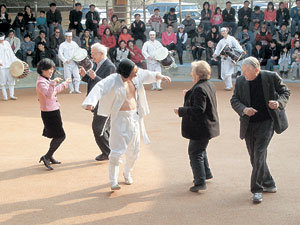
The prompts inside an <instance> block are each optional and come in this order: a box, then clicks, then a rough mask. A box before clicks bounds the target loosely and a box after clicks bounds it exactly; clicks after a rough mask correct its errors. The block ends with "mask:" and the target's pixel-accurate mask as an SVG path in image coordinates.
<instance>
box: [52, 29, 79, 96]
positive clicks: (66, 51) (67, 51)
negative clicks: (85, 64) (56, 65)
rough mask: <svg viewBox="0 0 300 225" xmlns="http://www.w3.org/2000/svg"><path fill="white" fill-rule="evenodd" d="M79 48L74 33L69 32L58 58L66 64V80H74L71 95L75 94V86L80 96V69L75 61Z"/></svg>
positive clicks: (70, 86)
mask: <svg viewBox="0 0 300 225" xmlns="http://www.w3.org/2000/svg"><path fill="white" fill-rule="evenodd" d="M78 48H79V46H78V45H77V44H76V42H74V41H72V32H67V33H66V40H65V42H63V43H61V44H60V46H59V50H58V57H59V59H60V60H61V61H62V62H63V64H64V78H65V80H66V79H68V78H72V83H70V84H69V88H70V94H71V93H73V92H74V86H75V92H76V93H78V94H80V93H81V92H80V91H79V85H80V75H79V69H78V66H77V65H76V63H75V62H74V61H73V57H74V52H75V51H76V49H78ZM72 75H73V77H72ZM73 83H74V86H73Z"/></svg>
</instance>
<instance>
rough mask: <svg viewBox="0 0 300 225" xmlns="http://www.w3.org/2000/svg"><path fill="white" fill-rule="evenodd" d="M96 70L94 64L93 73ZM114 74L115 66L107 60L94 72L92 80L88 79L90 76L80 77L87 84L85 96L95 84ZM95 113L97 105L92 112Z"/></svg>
mask: <svg viewBox="0 0 300 225" xmlns="http://www.w3.org/2000/svg"><path fill="white" fill-rule="evenodd" d="M96 68H97V65H96V64H94V66H93V70H94V71H95V70H96ZM115 72H116V67H115V65H114V64H113V63H112V62H111V61H110V59H108V58H107V59H106V60H105V61H104V63H103V64H102V65H101V66H100V68H99V69H98V70H97V72H96V75H97V76H96V77H95V79H94V80H93V79H92V78H90V76H89V75H88V74H86V75H85V76H84V77H82V78H81V80H82V81H83V82H86V83H87V84H88V85H87V95H88V94H89V93H90V91H91V90H92V89H93V87H94V86H95V84H97V83H98V82H99V81H100V80H102V79H104V78H105V77H107V76H109V75H110V74H112V73H115ZM97 111H98V104H97V106H96V107H95V108H94V110H93V112H94V114H97Z"/></svg>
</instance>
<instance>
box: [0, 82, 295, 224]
mask: <svg viewBox="0 0 300 225" xmlns="http://www.w3.org/2000/svg"><path fill="white" fill-rule="evenodd" d="M191 86H192V83H173V84H171V85H169V86H168V87H167V88H166V89H165V90H164V91H162V92H151V91H147V95H148V100H149V104H150V110H151V114H150V115H149V116H147V117H146V128H147V130H148V134H149V136H150V139H151V144H150V145H144V144H142V147H141V156H140V158H139V160H138V161H137V164H136V167H135V170H134V173H133V177H134V184H133V185H131V186H126V185H124V183H123V177H122V176H120V184H121V187H122V189H121V190H120V191H117V192H114V193H112V192H111V191H110V188H109V183H108V170H107V161H106V162H96V161H95V160H94V158H95V157H96V156H97V155H98V154H99V150H98V148H97V146H96V143H95V141H94V138H93V134H92V130H91V120H92V114H91V113H90V112H88V111H85V110H83V109H82V108H81V102H82V100H83V99H84V96H85V94H84V93H82V94H81V95H69V94H66V93H62V94H60V95H59V96H58V98H59V101H60V103H61V112H62V118H63V123H64V128H65V131H66V134H67V139H66V141H65V142H64V143H63V145H62V146H61V147H60V148H59V150H58V151H57V152H56V154H55V158H57V159H58V160H61V161H62V162H63V164H61V165H55V166H54V168H55V169H54V170H53V171H48V170H46V168H45V167H44V166H43V165H42V164H38V160H39V158H40V157H41V156H42V155H43V154H44V153H45V152H46V151H47V148H48V145H49V139H46V138H44V137H42V136H41V132H42V128H43V126H42V121H41V118H40V111H39V104H38V101H37V97H36V94H35V90H34V89H23V90H17V91H16V96H18V97H19V100H18V101H8V102H4V101H1V102H0V143H1V144H0V149H1V150H0V224H5V225H13V224H20V225H34V224H51V225H52V224H53V225H54V224H63V225H68V224H105V225H106V224H108V225H119V224H120V225H125V224H130V225H144V224H147V225H160V224H161V225H214V224H216V225H217V224H220V225H227V224H228V225H256V224H259V225H260V224H261V225H277V224H282V225H297V224H300V212H299V209H300V195H299V187H300V180H299V172H300V163H299V161H300V157H299V144H300V136H299V130H300V123H299V115H300V110H299V105H300V91H299V85H297V84H291V85H289V87H290V88H291V90H292V96H291V99H290V102H289V104H288V107H287V113H288V118H289V122H290V127H289V129H288V130H287V131H286V132H285V133H283V134H282V135H274V137H273V140H272V142H271V144H270V147H269V153H268V163H269V167H270V170H271V173H272V175H273V177H274V179H275V181H276V184H277V186H278V192H277V193H276V194H264V195H263V197H264V199H263V202H262V204H259V205H253V204H252V202H251V193H250V191H249V182H250V172H251V167H250V162H249V157H248V154H247V150H246V147H245V143H244V142H243V141H241V140H240V139H239V121H238V115H237V114H236V113H235V112H234V111H233V110H232V109H231V106H230V103H229V100H230V97H231V94H232V93H231V92H225V91H224V90H223V84H222V83H216V86H217V97H218V111H219V116H220V122H221V136H219V137H218V138H215V139H213V140H211V142H210V144H209V146H208V157H209V161H210V166H211V169H212V172H213V175H214V178H213V179H212V180H210V181H209V182H208V184H207V187H208V189H207V190H206V191H205V192H202V193H198V194H195V193H191V192H189V191H188V189H189V187H190V186H191V185H192V173H191V169H190V166H189V160H188V155H187V144H188V141H187V140H186V139H183V138H182V137H181V134H180V122H181V120H180V119H179V118H178V117H176V116H175V114H174V113H173V108H174V107H178V106H180V105H181V104H182V102H183V96H182V90H183V89H186V88H190V87H191ZM85 88H86V87H85V86H82V87H81V90H82V91H83V92H85ZM147 89H148V90H149V86H148V87H147ZM120 174H122V172H121V173H120Z"/></svg>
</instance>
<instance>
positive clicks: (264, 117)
mask: <svg viewBox="0 0 300 225" xmlns="http://www.w3.org/2000/svg"><path fill="white" fill-rule="evenodd" d="M242 74H243V76H239V77H238V78H237V79H236V84H235V89H234V94H233V95H232V98H231V100H230V102H231V106H232V108H233V110H234V111H235V112H236V113H237V114H238V115H239V117H240V138H241V139H242V140H243V139H245V142H246V146H247V150H248V153H249V156H250V162H251V165H252V174H251V184H250V187H251V192H252V194H253V197H252V200H253V203H260V202H261V201H262V193H263V192H269V193H275V192H276V191H277V188H276V184H275V181H274V179H273V177H272V176H271V173H270V171H269V168H268V165H267V161H266V159H267V152H268V150H267V149H268V145H269V143H270V141H271V139H272V136H273V134H274V131H275V132H276V133H277V134H280V133H282V132H283V131H285V130H286V129H287V127H288V121H287V117H286V114H285V111H284V108H285V107H286V104H287V103H288V100H289V96H290V90H289V89H288V87H287V86H286V85H285V84H284V83H283V81H282V79H281V78H280V76H279V75H278V74H277V73H275V72H270V71H265V70H261V69H260V63H259V61H258V60H257V59H256V58H254V57H248V58H246V59H245V60H243V64H242Z"/></svg>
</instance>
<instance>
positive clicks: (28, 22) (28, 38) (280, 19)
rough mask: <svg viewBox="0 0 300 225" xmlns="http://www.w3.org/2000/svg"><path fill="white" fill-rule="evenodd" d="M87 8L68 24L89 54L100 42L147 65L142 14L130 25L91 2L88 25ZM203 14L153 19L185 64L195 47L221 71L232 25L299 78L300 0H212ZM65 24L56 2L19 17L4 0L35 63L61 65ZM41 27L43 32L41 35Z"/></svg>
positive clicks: (22, 53) (270, 63)
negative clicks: (234, 3)
mask: <svg viewBox="0 0 300 225" xmlns="http://www.w3.org/2000/svg"><path fill="white" fill-rule="evenodd" d="M81 9H82V6H81V4H80V3H76V4H75V8H74V9H73V10H71V11H70V14H69V27H68V29H69V31H72V32H73V41H75V42H76V43H77V44H78V45H79V46H80V47H81V48H84V49H86V50H87V51H88V53H89V54H90V50H91V49H90V48H91V45H92V44H93V43H95V42H100V43H102V44H103V45H105V46H106V47H107V48H108V55H109V57H110V58H111V60H112V61H113V62H114V63H118V62H119V61H120V60H121V59H122V58H126V57H128V58H130V59H132V60H133V61H134V62H135V63H136V64H137V65H138V66H140V67H142V68H146V64H145V58H144V56H143V54H142V52H141V49H140V48H141V47H142V45H143V43H145V42H146V41H147V36H146V34H147V32H145V31H146V24H145V23H144V22H143V21H142V20H141V19H140V14H135V20H134V21H133V22H132V23H131V24H130V26H127V24H126V23H125V21H124V20H119V18H118V16H116V15H113V16H112V17H111V18H110V19H107V18H104V19H102V20H101V21H100V17H99V14H98V13H97V12H96V11H95V5H94V4H91V5H90V7H89V12H88V13H87V14H86V22H85V29H84V28H83V26H82V23H81V21H82V15H83V14H82V12H81ZM236 18H237V21H236ZM200 19H201V20H200V24H196V22H195V20H194V19H193V18H191V15H190V14H189V13H187V14H186V17H185V18H184V20H183V21H182V23H181V24H179V23H178V19H177V16H176V14H175V9H174V8H171V9H170V11H169V12H168V13H166V14H165V15H164V16H162V17H161V16H160V15H159V9H155V10H154V14H153V15H152V16H151V18H150V19H149V21H147V22H148V25H149V26H150V27H151V30H154V31H155V32H156V38H159V39H161V43H162V44H163V46H165V47H166V48H168V50H169V51H171V52H173V53H174V54H173V55H175V54H176V53H177V55H178V59H179V63H180V64H183V52H184V51H185V50H189V52H190V53H189V54H191V55H192V58H193V60H200V59H202V58H203V55H204V54H203V53H205V55H206V60H207V61H208V62H210V64H211V65H216V66H218V71H219V74H220V70H221V68H220V59H218V60H217V61H214V60H212V55H213V52H214V49H215V47H216V45H217V43H218V42H219V41H220V40H221V39H222V36H221V35H220V32H219V31H220V28H222V27H228V29H229V32H230V34H231V35H232V36H234V37H235V38H236V39H237V40H238V41H239V42H240V44H241V45H242V47H243V48H244V50H245V51H246V52H247V55H248V56H254V57H256V58H258V59H259V61H260V62H261V65H262V66H265V68H266V69H268V70H274V66H276V65H278V64H280V66H279V71H280V74H281V76H283V77H284V76H287V75H288V70H289V69H290V68H292V74H293V76H292V78H293V79H295V78H297V77H298V76H299V73H300V71H299V72H298V70H299V69H300V48H299V36H300V22H299V21H300V0H297V1H296V6H295V7H293V8H291V9H290V10H289V9H287V8H286V4H285V3H284V2H280V3H279V6H278V8H276V7H275V6H274V4H273V2H269V3H268V5H267V9H265V10H264V11H262V10H261V9H260V7H259V6H254V7H253V10H252V8H251V7H250V2H249V1H248V0H246V1H244V6H243V7H242V8H241V9H239V10H238V12H236V11H235V9H234V8H232V7H231V2H230V1H228V2H226V7H225V8H224V9H223V10H222V9H221V8H220V7H216V8H215V10H211V6H210V4H209V2H204V3H203V9H202V11H201V18H200ZM61 23H62V16H61V12H60V11H59V10H58V9H57V8H56V4H55V3H51V4H50V5H49V10H48V11H47V12H45V11H43V10H41V11H40V12H39V17H37V18H36V17H35V16H34V14H33V12H32V9H31V7H30V6H29V5H26V6H25V7H24V11H23V12H19V13H18V14H17V15H16V17H15V18H14V19H12V18H11V17H10V15H9V14H8V13H7V12H6V6H5V5H4V4H2V5H1V17H0V29H1V31H4V32H5V33H6V34H7V41H9V43H10V44H11V47H12V49H13V51H14V52H15V54H16V56H17V57H18V58H20V59H21V60H23V61H27V60H28V56H31V57H32V62H31V63H32V65H33V66H36V65H37V63H38V62H39V61H40V60H41V59H43V58H53V59H55V62H56V65H58V64H59V59H58V57H57V54H58V48H59V45H60V44H61V43H62V42H64V40H65V38H64V33H63V32H64V31H63V29H62V25H61ZM37 29H38V30H39V31H38V32H39V35H38V36H37V37H35V35H34V34H35V30H37ZM138 40H139V41H140V43H141V45H140V46H138V45H137V44H136V43H137V41H138Z"/></svg>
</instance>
